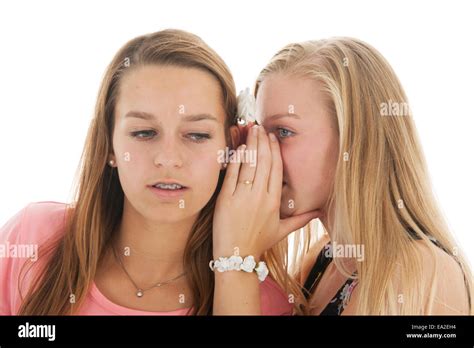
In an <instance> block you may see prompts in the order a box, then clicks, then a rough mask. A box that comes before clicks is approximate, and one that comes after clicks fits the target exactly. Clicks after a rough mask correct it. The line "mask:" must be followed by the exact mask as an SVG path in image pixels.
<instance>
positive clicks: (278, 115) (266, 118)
mask: <svg viewBox="0 0 474 348" xmlns="http://www.w3.org/2000/svg"><path fill="white" fill-rule="evenodd" d="M283 117H291V118H295V119H298V120H300V119H301V117H300V116H299V115H297V114H294V113H292V114H289V113H288V114H275V115H272V116H269V117H265V122H268V121H270V120H272V121H274V120H279V119H280V118H283Z"/></svg>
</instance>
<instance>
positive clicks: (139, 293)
mask: <svg viewBox="0 0 474 348" xmlns="http://www.w3.org/2000/svg"><path fill="white" fill-rule="evenodd" d="M137 297H143V290H142V289H138V291H137Z"/></svg>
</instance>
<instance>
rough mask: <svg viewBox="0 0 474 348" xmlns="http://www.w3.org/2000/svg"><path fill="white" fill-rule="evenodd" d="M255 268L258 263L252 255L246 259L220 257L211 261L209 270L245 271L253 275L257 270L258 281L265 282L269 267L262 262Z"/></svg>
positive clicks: (235, 256)
mask: <svg viewBox="0 0 474 348" xmlns="http://www.w3.org/2000/svg"><path fill="white" fill-rule="evenodd" d="M255 266H257V263H256V262H255V258H254V257H253V256H252V255H248V256H246V257H245V258H244V259H242V257H241V256H238V255H232V256H231V257H219V259H217V260H211V262H209V268H210V269H211V271H215V270H217V271H218V272H226V271H244V272H248V273H251V272H253V271H254V270H255V272H256V273H257V276H258V280H260V281H261V282H263V281H264V280H265V278H266V277H267V275H268V268H267V265H266V264H265V262H264V261H260V262H259V263H258V266H257V267H255Z"/></svg>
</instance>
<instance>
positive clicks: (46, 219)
mask: <svg viewBox="0 0 474 348" xmlns="http://www.w3.org/2000/svg"><path fill="white" fill-rule="evenodd" d="M67 207H68V205H67V204H64V203H58V202H38V203H31V204H28V205H27V206H26V207H24V208H23V209H21V210H20V211H19V212H18V213H16V214H15V215H14V216H13V217H11V218H10V219H9V220H8V221H7V222H6V223H5V224H4V225H3V226H2V227H0V315H1V314H7V315H9V314H14V313H16V309H17V308H18V307H19V304H20V302H21V298H20V293H19V289H18V284H19V280H20V278H22V279H23V280H25V282H24V285H26V286H29V284H30V283H31V281H32V280H33V274H31V273H28V274H23V276H24V278H23V276H22V270H23V266H25V264H26V263H27V262H28V261H31V262H32V263H33V264H38V265H39V264H43V260H41V262H36V261H39V256H40V255H41V253H40V249H41V246H42V245H43V243H45V242H47V241H48V240H49V239H50V238H52V237H56V236H57V235H58V233H60V232H61V231H63V227H64V223H65V219H66V211H67ZM22 289H23V286H22Z"/></svg>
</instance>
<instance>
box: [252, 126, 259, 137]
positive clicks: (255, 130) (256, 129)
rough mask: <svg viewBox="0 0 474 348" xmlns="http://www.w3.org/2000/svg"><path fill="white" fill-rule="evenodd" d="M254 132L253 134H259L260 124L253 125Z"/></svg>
mask: <svg viewBox="0 0 474 348" xmlns="http://www.w3.org/2000/svg"><path fill="white" fill-rule="evenodd" d="M252 134H253V135H257V134H258V126H257V125H255V126H253V127H252Z"/></svg>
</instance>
